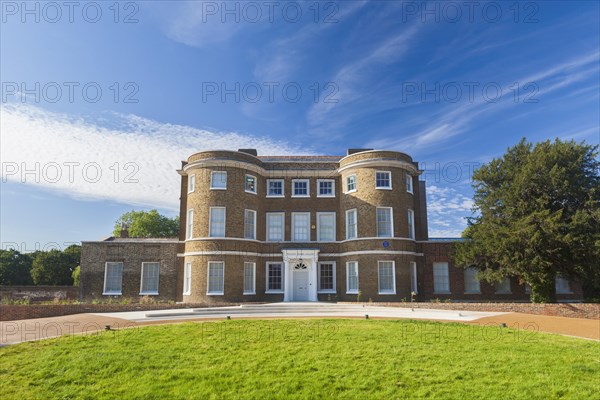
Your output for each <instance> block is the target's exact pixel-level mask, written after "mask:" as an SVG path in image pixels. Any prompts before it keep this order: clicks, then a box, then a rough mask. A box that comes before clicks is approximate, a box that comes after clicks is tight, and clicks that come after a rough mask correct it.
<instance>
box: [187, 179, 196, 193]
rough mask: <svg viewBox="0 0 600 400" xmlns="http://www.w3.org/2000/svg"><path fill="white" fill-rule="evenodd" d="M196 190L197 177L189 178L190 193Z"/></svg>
mask: <svg viewBox="0 0 600 400" xmlns="http://www.w3.org/2000/svg"><path fill="white" fill-rule="evenodd" d="M194 190H196V175H189V176H188V193H192V192H193V191H194Z"/></svg>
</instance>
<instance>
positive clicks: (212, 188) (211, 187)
mask: <svg viewBox="0 0 600 400" xmlns="http://www.w3.org/2000/svg"><path fill="white" fill-rule="evenodd" d="M216 174H221V175H222V174H224V175H225V187H220V186H215V185H214V183H215V175H216ZM210 190H227V171H211V172H210Z"/></svg>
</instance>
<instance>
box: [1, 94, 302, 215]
mask: <svg viewBox="0 0 600 400" xmlns="http://www.w3.org/2000/svg"><path fill="white" fill-rule="evenodd" d="M0 114H1V123H0V130H1V131H2V142H1V149H0V157H1V159H2V179H3V180H5V179H6V180H11V181H18V182H24V183H27V184H32V185H37V186H43V187H46V188H50V189H55V190H58V191H61V192H63V193H66V194H68V195H71V196H74V197H84V198H94V199H107V200H113V201H117V202H122V203H127V204H134V205H143V206H151V207H159V208H163V209H172V210H176V209H178V207H179V182H180V177H179V175H178V174H177V173H176V172H175V171H176V170H177V169H179V168H181V160H185V159H186V158H187V157H188V156H189V155H191V154H193V153H195V152H198V151H202V150H209V149H233V150H236V149H238V148H256V149H257V150H258V152H259V154H270V155H271V154H272V155H284V154H299V153H307V152H306V150H305V149H304V150H300V148H299V147H295V146H293V145H289V144H287V143H285V142H279V141H275V140H272V139H270V138H268V137H257V136H249V135H244V134H240V133H235V132H211V131H208V130H202V129H196V128H193V127H189V126H182V125H173V124H167V123H160V122H157V121H153V120H149V119H146V118H142V117H139V116H135V115H121V114H114V113H111V114H110V127H106V124H104V123H103V124H100V123H98V122H97V121H91V120H86V119H83V118H80V117H72V116H69V115H64V114H58V113H53V112H48V111H46V110H43V109H41V108H37V107H34V106H31V105H27V104H16V105H13V104H5V105H3V106H2V107H0ZM69 163H72V164H69ZM36 165H37V167H36ZM69 165H71V167H69ZM15 168H16V170H15ZM36 168H37V172H35V170H36ZM70 168H72V169H70ZM24 169H27V170H30V171H34V172H32V173H29V174H27V175H23V171H24ZM117 171H118V175H117ZM57 172H58V173H60V174H61V176H60V178H58V179H57ZM98 172H100V173H101V175H100V176H98V175H97V173H98ZM127 181H132V182H127Z"/></svg>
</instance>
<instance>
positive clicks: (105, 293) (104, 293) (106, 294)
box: [102, 292, 123, 296]
mask: <svg viewBox="0 0 600 400" xmlns="http://www.w3.org/2000/svg"><path fill="white" fill-rule="evenodd" d="M122 294H123V293H122V292H102V296H121V295H122Z"/></svg>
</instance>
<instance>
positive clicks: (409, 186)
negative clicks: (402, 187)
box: [406, 174, 413, 193]
mask: <svg viewBox="0 0 600 400" xmlns="http://www.w3.org/2000/svg"><path fill="white" fill-rule="evenodd" d="M406 191H407V192H408V193H412V192H413V177H412V176H411V175H409V174H406Z"/></svg>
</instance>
